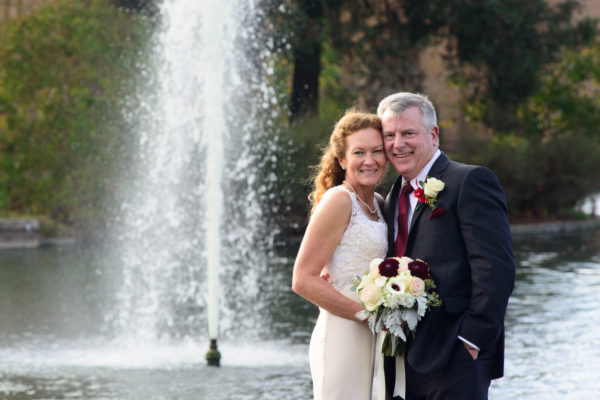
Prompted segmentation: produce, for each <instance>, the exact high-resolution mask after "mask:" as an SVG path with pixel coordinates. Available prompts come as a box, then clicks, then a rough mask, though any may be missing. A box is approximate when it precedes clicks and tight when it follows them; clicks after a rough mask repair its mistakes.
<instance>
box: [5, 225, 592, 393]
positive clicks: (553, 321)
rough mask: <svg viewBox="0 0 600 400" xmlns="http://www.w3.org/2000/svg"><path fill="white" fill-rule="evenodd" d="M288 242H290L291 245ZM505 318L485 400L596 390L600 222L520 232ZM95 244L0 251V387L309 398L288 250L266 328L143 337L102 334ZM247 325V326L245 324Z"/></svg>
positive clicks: (106, 281) (307, 317) (308, 318)
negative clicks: (262, 333) (500, 368)
mask: <svg viewBox="0 0 600 400" xmlns="http://www.w3.org/2000/svg"><path fill="white" fill-rule="evenodd" d="M293 252H294V249H291V250H290V254H292V253H293ZM515 252H516V258H517V263H518V273H517V284H516V287H515V292H514V295H513V296H512V298H511V300H510V303H509V310H508V313H507V317H506V327H507V332H506V335H507V338H506V339H507V348H506V357H507V358H506V368H505V370H506V376H505V377H504V378H503V379H501V380H499V381H496V382H494V383H493V384H492V388H491V390H490V398H491V399H531V400H533V399H535V400H538V399H554V398H556V397H559V398H561V399H586V398H593V397H594V395H595V393H596V392H597V391H598V390H600V382H599V380H598V379H597V378H598V377H597V372H596V371H597V369H598V368H600V313H598V312H597V309H599V308H600V294H599V292H600V291H599V289H600V231H596V232H587V233H582V234H578V235H569V236H546V237H537V238H528V239H519V240H518V241H517V242H516V243H515ZM103 253H104V252H103V251H102V249H97V248H96V249H78V248H45V249H38V250H26V251H3V252H0V312H1V315H2V324H0V360H2V363H1V364H0V398H2V399H10V400H17V399H18V400H23V399H51V398H77V399H181V398H189V399H215V400H219V399H223V400H225V399H227V400H230V399H280V398H286V399H288V398H289V399H306V400H308V399H310V398H311V397H312V393H311V381H310V373H309V369H308V355H307V353H308V341H309V339H310V333H311V330H312V326H313V324H314V320H315V318H316V315H317V310H316V309H315V307H313V306H311V305H310V304H308V303H307V302H305V301H304V300H302V299H300V298H299V297H297V296H296V295H294V294H293V293H291V291H290V290H289V285H290V279H291V264H292V259H291V258H286V257H282V258H278V259H273V262H272V264H271V265H270V267H269V274H268V275H269V279H268V285H265V288H264V292H263V296H264V298H263V300H262V301H264V304H268V305H269V306H266V307H262V308H261V309H263V310H266V314H263V315H261V316H257V317H256V318H257V321H262V323H263V324H265V325H268V326H269V332H270V333H269V337H268V338H265V339H264V340H259V341H254V342H248V341H247V340H245V338H244V336H240V337H237V338H230V339H228V340H227V341H223V343H221V344H220V348H221V352H222V355H223V359H222V365H223V366H222V367H221V368H217V369H215V368H208V367H206V366H205V361H204V353H205V351H206V348H205V343H206V340H205V338H198V340H189V339H186V340H180V341H176V340H171V339H169V340H166V341H165V342H164V343H157V344H155V346H154V347H152V348H144V347H143V346H140V345H139V344H136V343H127V342H119V341H117V339H118V338H117V337H113V335H112V334H111V333H112V331H113V328H114V327H113V322H112V321H111V320H110V319H109V318H108V317H107V316H109V315H114V312H112V310H113V308H114V307H115V306H116V304H117V299H116V290H115V288H117V287H118V281H119V279H120V273H119V271H118V266H115V265H113V264H111V263H110V262H107V261H99V260H104V258H103V257H102V255H103ZM250 336H251V335H250Z"/></svg>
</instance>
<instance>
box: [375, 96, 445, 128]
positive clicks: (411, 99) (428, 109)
mask: <svg viewBox="0 0 600 400" xmlns="http://www.w3.org/2000/svg"><path fill="white" fill-rule="evenodd" d="M410 107H417V108H418V109H419V110H421V122H422V123H423V126H424V127H425V129H426V130H427V133H429V132H431V130H432V129H433V127H434V126H436V125H437V117H436V115H435V107H434V106H433V103H432V102H431V101H429V98H427V96H425V95H422V94H420V93H409V92H400V93H394V94H391V95H389V96H388V97H386V98H385V99H383V100H381V101H380V102H379V106H378V107H377V115H378V116H379V118H383V113H384V112H385V111H386V110H390V112H391V113H392V115H394V116H398V115H400V114H401V113H402V112H404V111H405V110H406V109H408V108H410Z"/></svg>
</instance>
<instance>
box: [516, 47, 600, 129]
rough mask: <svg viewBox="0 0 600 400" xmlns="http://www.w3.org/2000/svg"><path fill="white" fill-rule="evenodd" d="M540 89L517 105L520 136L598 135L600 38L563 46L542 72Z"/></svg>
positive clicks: (599, 117) (599, 124)
mask: <svg viewBox="0 0 600 400" xmlns="http://www.w3.org/2000/svg"><path fill="white" fill-rule="evenodd" d="M540 80H541V82H542V84H541V88H540V90H539V91H538V92H537V93H535V94H534V95H533V96H531V97H530V98H529V99H528V100H527V101H526V102H524V104H522V105H521V106H520V107H519V108H518V110H517V111H518V112H517V118H518V119H519V121H520V122H521V124H522V127H523V128H522V130H521V131H520V132H519V133H520V134H521V136H523V137H525V138H527V139H528V140H548V139H551V138H555V137H558V136H562V135H570V134H576V135H585V136H587V137H589V138H596V140H598V139H600V133H599V132H598V126H600V41H597V40H596V41H594V42H592V43H590V44H589V45H587V46H585V47H583V48H582V49H579V50H573V49H565V50H564V51H563V53H562V57H561V58H560V60H559V61H558V62H556V63H553V64H550V65H549V66H547V67H546V68H545V72H544V74H541V76H540Z"/></svg>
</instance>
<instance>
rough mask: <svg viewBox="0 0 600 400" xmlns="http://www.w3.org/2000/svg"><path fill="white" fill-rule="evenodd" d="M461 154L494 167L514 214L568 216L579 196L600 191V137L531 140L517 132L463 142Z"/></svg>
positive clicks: (583, 196)
mask: <svg viewBox="0 0 600 400" xmlns="http://www.w3.org/2000/svg"><path fill="white" fill-rule="evenodd" d="M482 149H483V150H482ZM458 158H460V159H462V160H463V161H465V162H469V163H475V164H480V165H486V166H488V167H489V168H490V169H491V170H492V171H494V173H495V174H496V175H497V176H498V178H499V179H500V182H501V183H502V186H503V188H504V191H505V193H506V197H507V202H508V206H509V215H510V216H511V218H513V219H530V218H534V219H537V218H547V217H554V218H556V217H567V218H568V217H570V214H569V212H570V211H569V210H571V209H572V208H573V207H575V206H576V204H577V203H578V202H579V201H581V200H582V199H583V198H585V197H587V196H589V195H591V194H595V193H597V192H598V191H600V181H599V180H598V173H597V171H599V170H600V143H599V142H598V141H597V140H593V139H590V138H589V137H585V136H583V135H570V136H562V137H559V138H555V139H553V140H548V141H543V142H539V141H538V142H534V143H532V144H528V143H527V142H526V141H525V140H523V139H519V138H516V137H514V136H506V137H504V138H502V139H499V140H498V139H496V140H494V141H493V142H490V143H483V144H482V143H481V142H479V141H475V142H471V143H468V142H465V143H463V146H462V153H461V155H460V156H459V157H458Z"/></svg>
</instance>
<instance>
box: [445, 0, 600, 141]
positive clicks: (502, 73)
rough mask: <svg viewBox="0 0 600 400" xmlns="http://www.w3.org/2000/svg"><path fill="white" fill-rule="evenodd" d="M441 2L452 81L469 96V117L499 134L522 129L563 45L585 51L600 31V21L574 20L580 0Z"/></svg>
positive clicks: (467, 110)
mask: <svg viewBox="0 0 600 400" xmlns="http://www.w3.org/2000/svg"><path fill="white" fill-rule="evenodd" d="M441 3H443V4H440V7H439V10H440V15H441V16H443V18H444V20H445V24H446V25H447V27H448V32H447V34H446V33H444V32H441V33H442V34H443V35H447V37H448V57H447V59H448V61H449V66H450V68H451V70H452V72H453V74H454V77H452V78H451V82H453V83H455V84H458V85H459V86H460V87H461V88H462V89H463V92H464V93H465V94H466V95H467V100H468V103H469V106H468V107H467V108H466V110H465V111H466V113H467V116H468V117H470V118H471V119H472V120H475V121H480V122H483V123H485V124H486V125H487V126H488V127H490V128H492V129H494V130H495V131H501V132H512V131H513V130H514V129H515V128H516V129H518V127H519V126H520V122H519V121H518V119H517V118H516V115H517V113H516V109H517V107H519V105H521V104H522V103H523V101H526V100H527V99H528V98H529V97H530V96H532V95H534V94H535V93H537V92H538V91H539V89H540V87H541V85H543V83H542V82H541V81H540V72H542V71H543V69H544V67H545V66H546V65H548V64H549V63H552V62H554V61H556V60H557V58H558V57H559V55H560V51H561V49H562V48H563V47H569V48H577V47H580V46H582V45H584V44H585V43H588V42H589V41H590V40H591V39H593V38H594V36H595V35H596V33H597V28H596V23H597V22H596V21H593V20H591V19H582V20H579V21H578V22H573V14H574V12H575V10H577V9H578V8H579V7H580V3H581V2H580V1H579V0H565V1H562V2H560V3H556V4H555V5H554V6H552V5H550V3H549V2H547V1H544V0H533V1H519V0H511V1H498V0H481V1H464V0H452V1H443V2H441Z"/></svg>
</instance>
